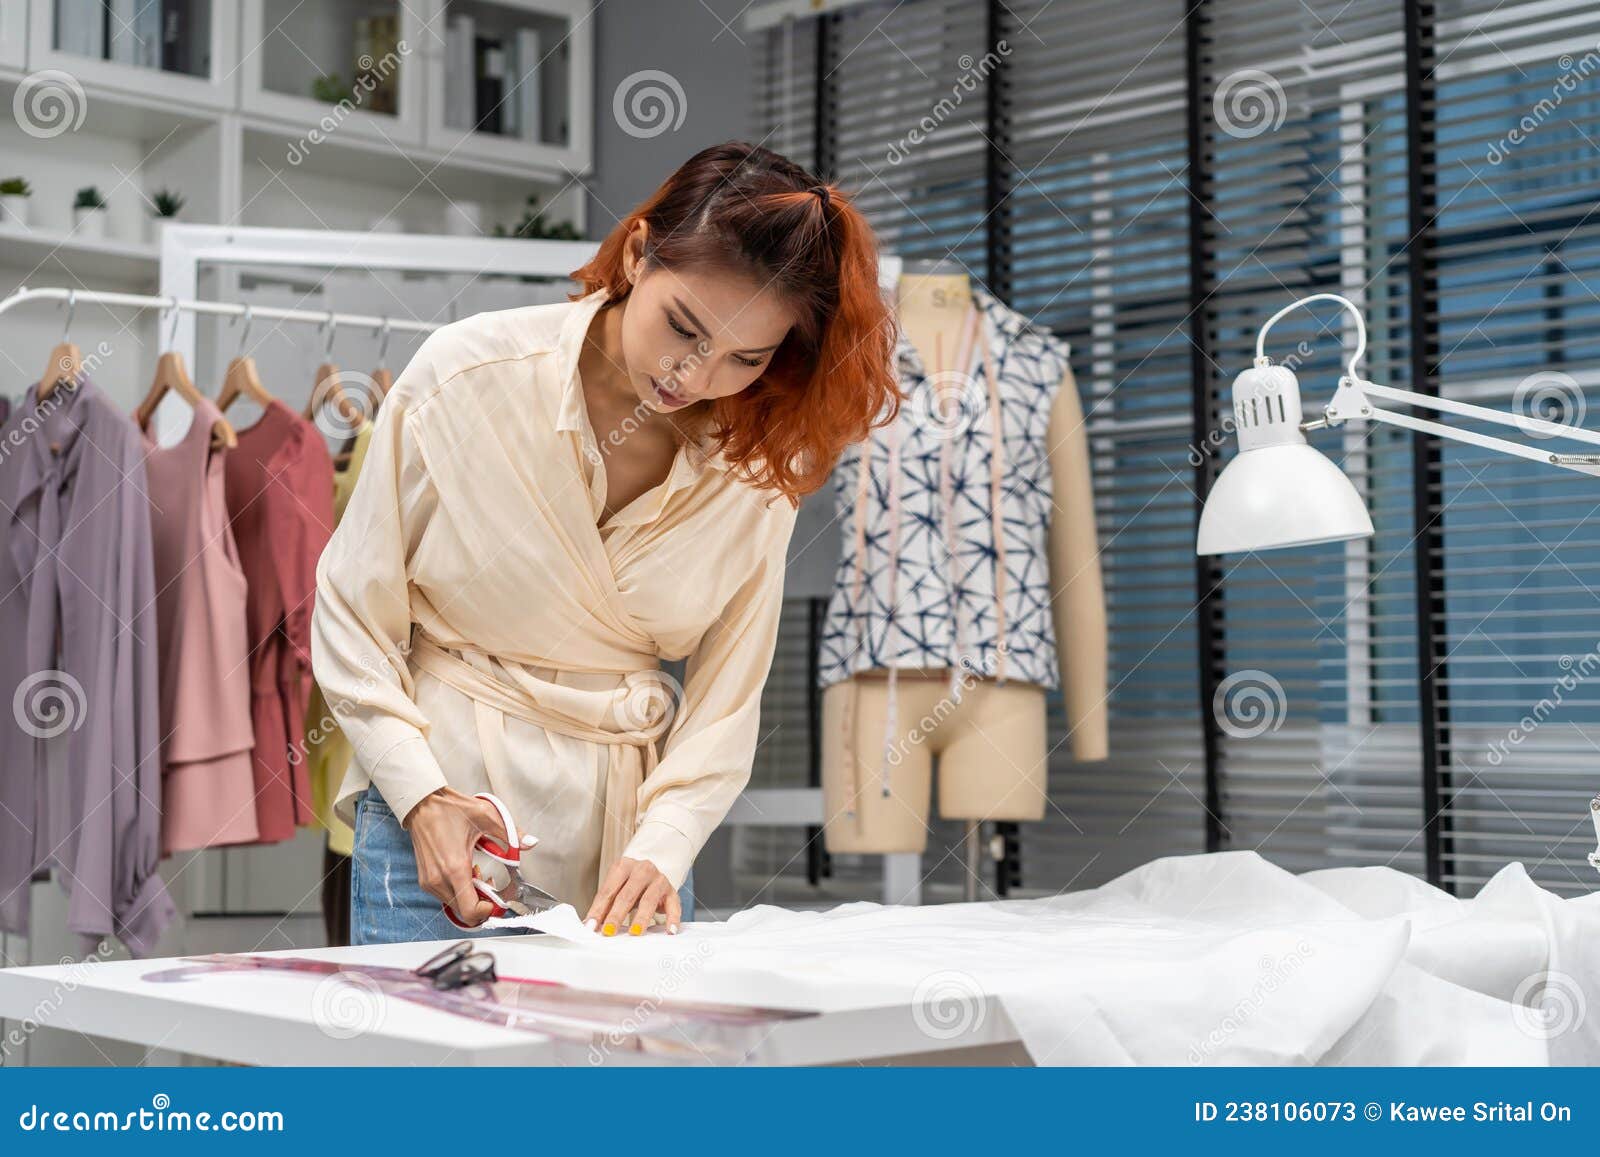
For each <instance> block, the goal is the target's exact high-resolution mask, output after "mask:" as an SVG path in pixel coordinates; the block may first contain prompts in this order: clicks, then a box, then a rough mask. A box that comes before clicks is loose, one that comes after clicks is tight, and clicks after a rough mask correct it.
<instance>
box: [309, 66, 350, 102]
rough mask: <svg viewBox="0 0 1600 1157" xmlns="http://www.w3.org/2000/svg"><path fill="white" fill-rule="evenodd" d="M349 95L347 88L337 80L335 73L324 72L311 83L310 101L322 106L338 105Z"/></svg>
mask: <svg viewBox="0 0 1600 1157" xmlns="http://www.w3.org/2000/svg"><path fill="white" fill-rule="evenodd" d="M349 95H350V89H349V86H347V85H346V84H345V83H344V81H342V80H340V79H339V74H338V73H337V72H325V73H323V74H322V75H321V76H319V77H316V78H315V79H313V80H312V82H311V99H312V100H320V101H321V102H322V103H323V104H338V103H339V102H340V101H342V100H343V99H344V98H345V97H347V96H349Z"/></svg>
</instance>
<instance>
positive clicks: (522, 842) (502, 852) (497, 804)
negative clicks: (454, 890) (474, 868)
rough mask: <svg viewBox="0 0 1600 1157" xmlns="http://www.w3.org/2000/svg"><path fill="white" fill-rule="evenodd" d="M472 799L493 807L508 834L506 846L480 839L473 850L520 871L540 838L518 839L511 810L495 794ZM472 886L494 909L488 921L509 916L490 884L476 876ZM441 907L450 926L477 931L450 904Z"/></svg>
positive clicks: (489, 838)
mask: <svg viewBox="0 0 1600 1157" xmlns="http://www.w3.org/2000/svg"><path fill="white" fill-rule="evenodd" d="M473 798H474V799H481V800H486V801H488V802H489V803H490V804H493V805H494V809H495V810H496V811H498V812H499V813H500V822H501V824H503V825H504V826H505V830H506V839H505V840H504V842H502V841H499V840H496V839H494V838H493V837H491V836H488V835H480V836H479V837H478V838H477V839H476V840H474V841H473V847H475V848H482V849H483V851H484V852H485V853H487V854H488V855H490V856H492V857H494V858H495V859H496V860H499V861H500V862H501V863H502V864H505V865H506V866H507V867H509V868H510V869H511V870H512V871H513V872H516V871H518V870H519V868H520V866H521V864H522V853H523V852H524V851H526V850H528V849H530V848H532V847H533V846H534V845H535V844H537V843H538V842H539V841H538V839H537V837H535V836H530V835H521V836H519V835H518V834H517V823H516V821H515V820H514V819H512V818H511V809H510V808H508V807H506V805H505V803H504V802H503V801H502V800H501V799H500V797H499V796H497V795H495V794H494V793H493V792H487V791H480V792H477V793H476V794H475V795H474V796H473ZM472 886H473V887H474V888H476V889H477V890H478V893H479V895H481V896H482V897H483V898H484V899H485V900H488V901H489V903H490V904H492V905H494V908H493V910H492V911H491V912H490V913H489V915H488V916H487V917H485V919H489V920H493V919H496V918H497V917H500V916H504V915H506V913H508V912H509V911H510V910H511V909H509V908H508V907H506V902H505V900H504V899H503V898H502V897H501V895H500V893H498V892H496V891H495V890H494V889H493V888H491V887H490V886H489V885H488V884H487V883H485V882H484V881H482V880H480V879H478V878H477V877H476V876H474V877H473V879H472ZM440 907H442V908H443V909H444V914H445V916H446V917H448V918H449V920H450V923H452V924H454V925H455V926H456V927H457V928H462V929H466V928H476V927H477V925H476V924H465V923H463V922H462V920H461V917H459V916H457V915H456V913H455V911H454V909H452V908H451V907H450V905H449V904H441V905H440Z"/></svg>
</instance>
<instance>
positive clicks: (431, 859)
mask: <svg viewBox="0 0 1600 1157" xmlns="http://www.w3.org/2000/svg"><path fill="white" fill-rule="evenodd" d="M404 826H405V829H406V830H407V831H408V832H410V833H411V847H412V849H413V851H415V853H416V857H417V882H418V883H419V884H421V885H422V890H423V891H424V892H427V893H428V894H429V895H430V896H434V897H436V898H437V899H438V900H439V902H440V903H442V904H448V905H449V906H450V907H451V908H453V909H455V913H456V915H457V916H459V917H460V918H461V922H462V923H463V924H471V925H478V924H482V923H483V922H484V921H485V920H487V919H488V918H489V914H490V913H491V912H493V911H494V905H493V904H491V903H490V902H489V901H488V900H485V899H484V898H483V896H482V894H481V893H479V891H478V890H477V889H476V888H474V887H473V886H472V845H473V844H474V843H476V842H477V839H478V837H479V836H480V835H486V836H489V837H491V838H498V839H501V840H504V839H505V832H504V829H503V825H502V823H501V820H500V813H499V812H498V811H496V810H495V807H494V805H493V804H491V803H489V801H487V800H481V799H478V798H477V797H475V796H470V795H463V794H462V793H461V792H459V791H457V790H456V789H455V788H453V787H441V788H440V789H439V790H438V791H435V792H434V793H433V794H432V795H428V796H424V797H423V798H422V800H421V801H419V802H418V803H417V805H416V806H415V807H413V808H412V809H411V812H410V814H408V815H407V816H406V822H405V825H404Z"/></svg>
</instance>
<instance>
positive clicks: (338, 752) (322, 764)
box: [306, 422, 372, 856]
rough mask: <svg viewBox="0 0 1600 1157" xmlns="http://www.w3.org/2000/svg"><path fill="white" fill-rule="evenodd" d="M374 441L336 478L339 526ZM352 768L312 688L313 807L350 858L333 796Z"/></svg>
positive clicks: (361, 434) (368, 429) (367, 432)
mask: <svg viewBox="0 0 1600 1157" xmlns="http://www.w3.org/2000/svg"><path fill="white" fill-rule="evenodd" d="M371 440H372V423H371V422H365V423H363V424H362V426H361V429H359V430H357V431H356V438H355V444H354V445H353V446H351V447H350V462H349V464H348V465H347V466H346V467H345V468H344V469H343V470H337V471H335V472H334V475H333V522H334V525H335V526H337V525H338V524H339V520H340V519H341V518H343V517H344V508H345V507H346V506H348V505H349V503H350V495H351V493H352V492H353V491H354V490H355V487H356V479H357V478H358V477H360V475H361V463H362V462H363V461H365V460H366V457H367V443H368V442H370V441H371ZM349 766H350V741H349V740H348V739H346V738H345V736H344V732H343V731H341V730H340V729H339V724H338V721H337V720H336V719H334V717H333V716H332V715H331V714H330V713H329V711H328V704H327V700H326V699H324V698H323V696H322V687H321V685H320V684H317V683H312V685H311V703H310V706H309V707H307V709H306V771H307V773H308V774H309V775H310V776H311V808H312V810H313V811H314V812H316V816H317V821H318V822H319V823H320V824H321V825H322V826H323V827H325V828H327V829H328V847H329V849H330V850H332V851H334V852H336V853H337V854H339V855H341V856H348V855H349V854H350V852H351V850H352V848H353V847H354V846H355V831H354V830H353V829H352V828H351V827H350V825H349V824H347V823H345V822H344V821H343V820H342V819H340V818H339V817H338V816H336V815H335V814H334V812H333V796H334V793H335V792H337V791H338V790H339V784H340V783H341V782H343V780H344V773H345V769H346V768H348V767H349Z"/></svg>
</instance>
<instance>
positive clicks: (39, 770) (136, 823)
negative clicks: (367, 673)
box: [0, 376, 177, 956]
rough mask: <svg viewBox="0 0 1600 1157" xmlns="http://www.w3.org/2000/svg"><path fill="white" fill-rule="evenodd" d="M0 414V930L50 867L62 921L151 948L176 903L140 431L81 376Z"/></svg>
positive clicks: (14, 927)
mask: <svg viewBox="0 0 1600 1157" xmlns="http://www.w3.org/2000/svg"><path fill="white" fill-rule="evenodd" d="M37 392H38V386H37V385H33V386H30V387H29V388H28V392H27V394H26V396H25V397H24V398H23V399H22V401H21V403H20V404H19V405H17V406H16V407H15V408H14V409H13V411H12V414H11V416H10V418H9V420H8V421H7V422H6V423H5V425H4V427H3V428H0V523H3V524H4V528H5V533H4V536H3V537H4V539H5V548H4V549H3V550H0V704H4V705H6V706H9V707H10V710H8V711H3V712H0V930H4V931H8V932H18V933H22V934H24V935H26V934H27V932H28V920H29V882H30V880H31V879H32V878H33V877H34V875H35V874H36V873H37V872H39V871H41V870H43V869H47V868H49V867H52V866H54V867H55V868H56V869H57V879H58V880H60V881H61V884H62V886H63V887H64V888H65V889H66V891H67V893H68V896H69V900H68V905H67V927H68V928H70V929H71V930H72V931H74V932H77V933H80V934H82V935H83V936H84V937H86V938H88V939H87V941H86V943H87V944H88V947H86V948H85V950H84V951H85V952H88V951H92V949H93V945H94V942H96V941H98V940H100V939H101V938H103V937H105V936H108V935H114V936H116V937H117V938H118V939H120V940H122V941H123V943H125V944H126V945H127V946H128V950H129V951H130V952H132V953H133V954H134V955H135V956H147V955H149V954H150V953H151V951H152V950H153V948H154V945H155V941H156V938H157V937H158V936H159V935H160V934H161V932H162V930H163V929H164V928H165V927H166V926H167V925H168V924H169V923H170V922H171V921H172V920H173V918H174V917H175V916H176V915H177V906H176V905H175V904H174V903H173V901H172V898H171V897H170V896H169V895H168V893H167V888H166V885H165V883H164V882H163V881H162V879H161V876H160V875H159V874H158V873H157V871H156V866H157V864H158V863H159V862H160V835H161V812H160V802H161V735H160V723H159V696H160V687H161V682H160V676H159V672H158V670H157V649H156V647H157V636H156V599H155V593H156V592H155V571H154V562H153V558H152V549H151V536H150V497H149V494H148V493H147V491H146V487H145V469H144V447H143V446H142V444H141V440H140V436H139V430H138V427H136V426H135V425H134V424H133V421H132V419H130V418H129V417H128V416H127V415H125V414H123V413H122V412H121V411H120V410H119V409H117V407H116V406H114V405H113V404H112V403H111V402H109V401H108V400H107V399H106V398H105V397H104V395H103V394H101V393H100V391H99V390H98V389H96V388H95V386H94V385H93V384H92V383H91V382H90V381H89V380H88V378H87V377H86V376H85V377H82V378H80V381H79V384H78V385H77V386H76V387H74V386H72V385H70V384H67V383H63V384H62V385H60V386H58V387H57V388H56V389H55V390H54V391H53V392H52V393H51V394H50V395H49V396H48V397H47V398H45V400H44V401H43V402H42V403H41V402H38V401H37V400H36V399H37Z"/></svg>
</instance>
